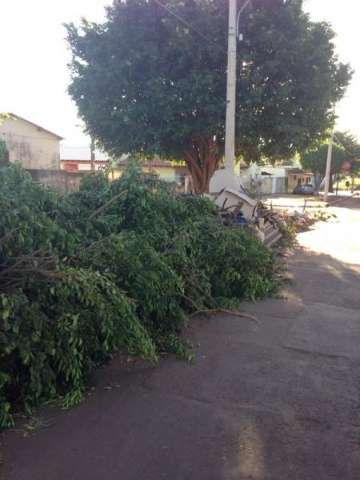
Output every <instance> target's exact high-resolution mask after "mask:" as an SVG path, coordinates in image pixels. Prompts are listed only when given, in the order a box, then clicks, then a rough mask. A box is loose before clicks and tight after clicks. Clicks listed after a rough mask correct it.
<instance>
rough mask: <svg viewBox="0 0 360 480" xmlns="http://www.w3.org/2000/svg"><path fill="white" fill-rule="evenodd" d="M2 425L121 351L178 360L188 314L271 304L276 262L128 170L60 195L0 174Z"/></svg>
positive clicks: (68, 392) (77, 384)
mask: <svg viewBox="0 0 360 480" xmlns="http://www.w3.org/2000/svg"><path fill="white" fill-rule="evenodd" d="M0 214H1V220H0V422H1V425H2V426H8V425H11V424H12V422H13V413H14V412H15V411H16V410H20V409H21V410H23V409H25V410H26V411H30V410H31V409H32V408H33V407H34V406H36V405H38V404H40V403H41V402H43V401H46V400H49V399H54V398H59V397H61V398H62V399H63V402H64V404H65V405H71V404H74V403H76V402H78V401H79V400H80V398H81V396H82V393H83V391H84V388H85V386H86V383H87V380H88V378H89V376H90V374H91V372H92V371H93V369H94V368H95V367H96V366H97V365H99V364H101V363H103V362H105V361H106V360H107V359H108V358H109V357H110V356H111V354H112V353H113V352H116V351H118V350H123V351H126V352H128V353H129V354H134V355H140V356H142V357H144V358H147V359H151V360H153V361H156V359H157V355H158V353H159V352H161V351H164V350H165V351H175V352H178V353H179V352H183V350H184V349H183V345H182V343H181V341H180V340H179V334H180V332H181V328H182V326H183V324H184V321H185V319H186V318H187V316H188V313H192V312H194V311H196V310H199V309H205V308H216V307H217V306H221V305H224V304H231V303H233V302H234V301H239V300H241V299H244V298H246V299H255V298H259V297H263V296H265V295H269V294H270V293H271V292H272V291H273V290H274V288H275V283H274V270H275V266H274V261H273V258H272V256H271V254H270V253H269V252H268V251H267V250H266V249H265V248H264V247H263V246H262V245H261V244H260V243H259V242H258V240H257V239H256V238H255V237H254V236H253V234H252V233H251V231H248V230H246V229H243V228H240V227H224V226H223V225H222V223H221V221H220V220H219V218H218V217H217V214H216V212H214V206H213V204H212V203H211V202H210V201H208V200H206V199H203V198H198V197H179V196H177V195H175V193H174V192H173V191H172V189H171V188H170V187H169V186H168V185H166V184H164V183H162V182H160V181H158V180H156V179H154V178H146V177H144V176H142V175H141V173H140V171H139V168H138V166H136V165H135V164H134V165H131V166H130V167H129V168H128V170H127V171H126V172H125V174H124V175H123V177H122V178H121V179H119V180H117V181H115V182H113V183H111V182H109V180H108V178H107V175H106V173H97V174H92V175H89V176H87V177H85V179H84V181H83V182H82V184H81V188H80V190H79V192H77V193H73V194H70V195H65V196H60V195H58V194H56V193H55V192H53V191H51V190H49V189H47V188H44V187H42V186H39V185H36V184H34V183H33V182H32V180H31V178H30V176H29V175H28V174H27V173H25V172H24V171H22V170H21V169H20V168H19V167H17V166H9V167H6V168H3V169H1V170H0Z"/></svg>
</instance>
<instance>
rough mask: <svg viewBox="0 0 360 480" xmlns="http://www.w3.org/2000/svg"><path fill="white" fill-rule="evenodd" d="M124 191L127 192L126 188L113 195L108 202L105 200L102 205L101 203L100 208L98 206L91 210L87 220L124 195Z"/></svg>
mask: <svg viewBox="0 0 360 480" xmlns="http://www.w3.org/2000/svg"><path fill="white" fill-rule="evenodd" d="M125 193H127V190H123V191H122V192H120V193H118V194H117V195H115V196H114V197H112V198H111V199H110V200H109V201H108V202H106V203H105V204H104V205H102V206H101V207H100V208H98V209H97V210H95V212H93V213H92V214H91V215H90V217H89V220H92V219H93V218H94V217H96V216H97V215H99V213H101V212H103V211H104V210H106V209H107V208H108V207H110V205H112V204H113V203H114V202H115V201H116V200H117V199H118V198H120V197H122V196H123V195H125Z"/></svg>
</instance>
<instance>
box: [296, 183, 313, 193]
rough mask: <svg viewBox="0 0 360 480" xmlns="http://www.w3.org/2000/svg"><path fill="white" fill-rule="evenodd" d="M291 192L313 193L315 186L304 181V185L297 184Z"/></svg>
mask: <svg viewBox="0 0 360 480" xmlns="http://www.w3.org/2000/svg"><path fill="white" fill-rule="evenodd" d="M293 193H295V194H296V195H315V187H314V186H313V185H311V183H306V184H304V185H298V186H297V187H295V189H294V191H293Z"/></svg>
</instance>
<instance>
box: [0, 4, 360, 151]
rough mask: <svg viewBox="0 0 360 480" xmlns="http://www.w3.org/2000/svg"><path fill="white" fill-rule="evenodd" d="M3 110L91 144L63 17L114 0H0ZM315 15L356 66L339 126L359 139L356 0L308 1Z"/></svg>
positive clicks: (89, 12) (94, 16) (68, 141)
mask: <svg viewBox="0 0 360 480" xmlns="http://www.w3.org/2000/svg"><path fill="white" fill-rule="evenodd" d="M0 3H1V4H0V18H1V27H0V44H1V46H2V49H1V56H0V58H1V60H0V69H1V76H0V111H11V112H14V113H17V114H18V115H20V116H23V117H25V118H28V119H29V120H32V121H33V122H35V123H39V124H40V125H42V126H44V127H45V128H48V129H49V130H53V131H54V132H56V133H58V134H59V135H62V136H63V137H65V141H64V144H65V145H67V146H68V147H81V146H85V145H87V143H88V139H87V138H86V137H85V136H84V135H83V133H82V128H81V124H80V121H79V119H78V118H77V114H76V107H75V106H74V104H73V103H72V101H71V100H70V98H69V97H68V95H67V93H66V87H67V85H68V83H69V72H68V69H67V63H68V62H69V59H70V55H69V52H68V50H67V46H66V42H65V40H64V37H65V31H64V28H63V26H62V24H63V23H64V22H69V21H74V22H78V21H79V20H80V18H81V17H83V16H85V17H86V18H88V19H89V20H97V21H99V20H101V19H102V18H103V16H104V6H105V5H107V4H109V0H61V1H56V2H55V1H49V0H31V1H29V0H1V2H0ZM304 5H305V9H306V10H307V11H308V12H309V13H310V14H311V16H312V18H313V19H315V20H327V21H329V22H331V23H332V25H333V27H334V29H335V30H336V32H337V38H336V46H337V51H338V54H339V56H340V58H341V60H342V61H346V62H350V63H351V64H352V67H353V68H354V69H355V70H356V73H355V76H354V79H353V83H352V85H351V87H350V88H349V90H348V92H347V96H346V98H345V99H344V100H343V101H342V102H341V104H340V105H339V107H338V110H337V113H338V115H339V117H340V118H339V122H338V126H339V128H341V129H349V130H351V131H352V132H353V133H355V134H356V135H357V136H358V137H359V139H360V122H359V120H358V111H359V106H360V56H359V54H358V45H360V29H359V27H358V18H359V13H360V12H359V7H358V5H357V1H356V0H342V1H340V0H305V2H304Z"/></svg>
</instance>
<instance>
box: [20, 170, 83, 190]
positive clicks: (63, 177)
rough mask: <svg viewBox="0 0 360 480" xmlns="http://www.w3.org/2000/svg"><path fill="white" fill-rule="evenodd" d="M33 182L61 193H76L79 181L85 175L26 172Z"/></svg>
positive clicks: (63, 172) (40, 171) (57, 171)
mask: <svg viewBox="0 0 360 480" xmlns="http://www.w3.org/2000/svg"><path fill="white" fill-rule="evenodd" d="M28 172H29V173H30V175H31V176H32V179H33V180H34V182H38V183H41V184H42V185H46V186H47V187H50V188H53V189H55V190H58V191H59V192H61V193H68V192H76V191H77V190H79V185H80V181H81V179H82V178H83V177H84V175H86V173H82V172H78V173H70V172H66V171H65V170H46V169H35V170H28Z"/></svg>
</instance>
